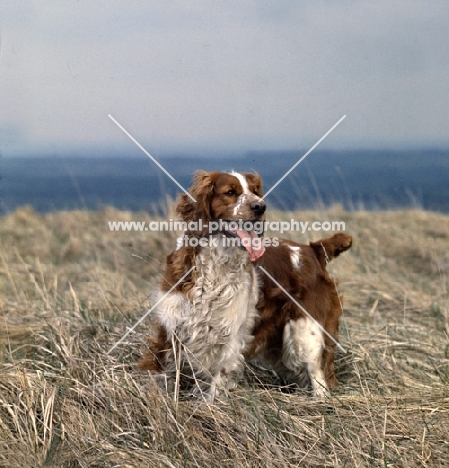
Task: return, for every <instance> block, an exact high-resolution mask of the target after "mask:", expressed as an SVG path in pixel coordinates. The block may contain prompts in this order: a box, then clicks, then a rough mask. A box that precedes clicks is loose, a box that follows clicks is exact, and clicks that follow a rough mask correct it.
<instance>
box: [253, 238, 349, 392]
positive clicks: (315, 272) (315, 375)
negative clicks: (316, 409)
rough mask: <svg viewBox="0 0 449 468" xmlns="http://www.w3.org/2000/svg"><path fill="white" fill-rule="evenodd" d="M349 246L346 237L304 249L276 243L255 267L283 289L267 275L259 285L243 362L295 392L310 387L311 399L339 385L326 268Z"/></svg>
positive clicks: (333, 295)
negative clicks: (255, 313) (270, 374)
mask: <svg viewBox="0 0 449 468" xmlns="http://www.w3.org/2000/svg"><path fill="white" fill-rule="evenodd" d="M351 245H352V237H351V236H349V235H347V234H344V233H337V234H335V235H334V236H333V237H330V238H327V239H322V240H319V241H317V242H311V243H310V244H309V245H303V244H299V243H296V242H293V241H289V240H282V239H281V240H280V242H279V245H278V246H276V247H274V246H267V248H266V251H265V253H264V255H263V256H262V257H260V258H259V259H258V260H257V262H256V264H257V266H260V267H262V268H264V269H265V271H266V272H268V274H269V275H270V276H271V277H272V278H274V279H275V280H276V282H277V283H279V284H280V285H281V286H282V288H280V287H279V286H278V285H276V284H275V282H273V280H272V279H271V278H270V277H269V276H267V275H266V274H265V275H264V276H263V280H262V281H260V285H261V291H260V298H259V301H258V304H257V311H258V314H259V320H258V322H257V323H256V326H255V329H254V331H253V336H254V340H253V341H252V342H250V343H249V344H248V346H247V348H246V350H245V353H244V355H245V359H246V360H247V361H252V362H255V363H258V364H262V365H263V366H264V367H269V368H271V369H273V370H274V371H276V372H277V373H278V374H279V375H280V376H281V377H283V378H284V379H285V380H286V381H287V382H291V383H294V384H296V385H297V386H298V387H301V388H303V387H306V386H311V389H312V395H313V396H317V397H321V396H324V395H326V393H327V391H328V389H333V388H334V387H335V386H336V385H337V384H338V382H337V379H336V377H335V370H334V353H335V344H336V341H337V339H338V326H339V317H340V315H341V313H342V298H341V297H340V296H339V294H338V292H337V287H336V283H335V282H334V281H333V280H332V279H331V278H330V277H329V274H328V273H327V271H326V265H327V263H328V262H329V261H331V260H332V259H333V258H335V257H337V256H338V255H340V254H341V253H342V252H344V251H346V250H348V249H349V248H350V247H351ZM284 291H287V292H288V294H289V295H290V296H291V297H292V298H293V299H294V300H295V301H296V302H297V303H298V304H300V305H301V306H302V307H303V308H304V309H305V310H306V311H307V312H308V314H309V315H310V317H309V316H308V315H307V314H305V313H304V311H303V310H302V309H301V307H298V305H297V304H295V302H294V301H292V300H291V298H290V297H288V296H287V295H286V294H285V292H284ZM323 330H325V331H326V332H327V333H328V334H325V333H324V332H323ZM329 335H330V336H331V337H332V338H330V337H329Z"/></svg>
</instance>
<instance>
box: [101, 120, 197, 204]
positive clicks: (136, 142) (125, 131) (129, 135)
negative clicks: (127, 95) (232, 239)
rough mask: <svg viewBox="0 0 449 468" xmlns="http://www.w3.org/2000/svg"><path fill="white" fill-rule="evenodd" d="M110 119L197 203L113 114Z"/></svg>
mask: <svg viewBox="0 0 449 468" xmlns="http://www.w3.org/2000/svg"><path fill="white" fill-rule="evenodd" d="M108 117H109V118H110V119H111V120H112V121H113V122H114V123H115V125H117V127H118V128H119V129H120V130H121V131H122V132H123V133H124V134H125V135H126V136H128V137H129V138H130V139H131V140H132V141H133V142H134V143H135V144H136V145H137V146H138V147H139V148H140V149H141V150H142V151H143V152H144V153H145V154H146V155H147V156H148V157H149V158H150V159H151V160H152V161H153V162H154V164H156V166H157V167H159V169H162V170H163V171H164V172H165V174H167V175H168V177H170V179H171V180H172V181H173V182H174V183H175V184H176V185H177V186H178V187H179V188H180V189H181V190H182V191H183V192H184V193H185V194H186V195H188V196H189V197H190V198H191V199H192V200H193V201H194V202H195V203H196V200H195V199H194V198H193V197H192V195H190V193H189V192H187V190H186V189H185V188H184V187H183V186H182V185H181V184H180V183H179V182H178V181H177V180H176V179H175V178H174V177H173V176H172V175H171V174H170V173H169V172H168V171H167V170H166V169H165V168H164V167H163V166H162V165H161V164H159V163H158V162H157V161H156V159H154V158H153V156H151V154H150V153H149V152H148V151H147V150H146V149H145V148H144V147H143V146H142V145H141V144H140V143H139V142H138V141H137V140H136V139H135V138H134V137H133V136H132V135H131V134H130V133H129V132H128V131H127V130H125V129H124V128H123V127H122V126H121V125H120V124H119V123H118V122H117V120H115V119H114V117H112V115H111V114H108Z"/></svg>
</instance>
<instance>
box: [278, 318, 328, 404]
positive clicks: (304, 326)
mask: <svg viewBox="0 0 449 468" xmlns="http://www.w3.org/2000/svg"><path fill="white" fill-rule="evenodd" d="M323 349H324V338H323V333H322V331H321V328H320V325H319V324H318V323H317V322H316V321H315V320H311V319H310V318H308V317H303V318H300V319H298V320H290V321H289V322H288V323H287V324H286V325H285V328H284V337H283V349H282V362H283V363H284V365H285V366H286V367H287V368H288V369H290V370H292V371H294V372H295V373H298V374H299V373H300V372H301V371H302V370H303V369H304V368H306V369H307V372H308V374H309V377H310V380H311V384H312V391H313V395H314V396H324V395H326V392H327V387H326V379H325V377H324V372H323V370H322V369H321V359H322V353H323Z"/></svg>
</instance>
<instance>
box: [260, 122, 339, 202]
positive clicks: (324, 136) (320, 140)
mask: <svg viewBox="0 0 449 468" xmlns="http://www.w3.org/2000/svg"><path fill="white" fill-rule="evenodd" d="M345 118H346V115H344V116H343V117H342V118H341V119H340V120H339V121H338V122H337V123H336V124H335V125H334V126H333V127H332V128H331V129H330V130H328V131H327V132H326V133H325V134H324V135H323V136H322V137H321V138H320V139H319V140H318V141H317V142H316V143H315V144H314V145H313V146H312V148H310V149H309V151H307V153H306V154H305V155H304V156H303V157H302V158H301V159H300V160H299V161H298V162H297V163H296V164H295V165H294V166H293V167H292V168H291V169H290V170H289V171H288V172H286V173H285V174H284V175H283V176H282V177H281V178H280V179H279V180H278V181H277V182H276V183H275V184H274V185H273V187H271V188H270V190H268V192H267V193H266V194H265V195H264V196H263V198H262V200H263V199H264V198H266V196H267V195H268V194H269V193H271V192H272V191H273V190H274V189H275V188H276V187H277V186H278V185H279V184H280V183H281V182H282V181H283V180H284V179H285V178H286V177H287V176H288V175H289V174H290V172H292V171H293V169H295V167H296V166H297V165H298V164H300V163H301V162H302V161H304V159H306V158H307V156H308V155H309V154H310V153H311V152H312V151H313V150H314V149H315V148H316V147H317V146H318V145H319V144H320V143H321V142H322V141H323V140H324V139H325V138H326V137H327V136H328V135H329V133H331V132H332V130H334V129H335V127H337V125H339V124H340V122H342V121H343V120H344V119H345Z"/></svg>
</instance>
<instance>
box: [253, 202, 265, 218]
mask: <svg viewBox="0 0 449 468" xmlns="http://www.w3.org/2000/svg"><path fill="white" fill-rule="evenodd" d="M250 206H251V209H252V210H253V211H254V213H255V214H256V215H263V214H264V213H265V210H266V209H267V205H265V202H264V201H262V200H260V201H255V202H252V203H251V205H250Z"/></svg>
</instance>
